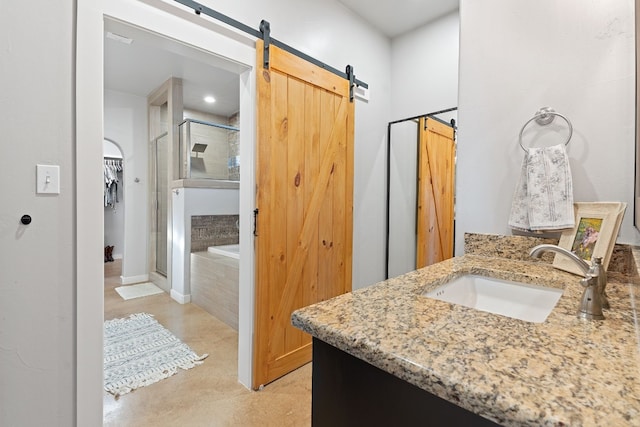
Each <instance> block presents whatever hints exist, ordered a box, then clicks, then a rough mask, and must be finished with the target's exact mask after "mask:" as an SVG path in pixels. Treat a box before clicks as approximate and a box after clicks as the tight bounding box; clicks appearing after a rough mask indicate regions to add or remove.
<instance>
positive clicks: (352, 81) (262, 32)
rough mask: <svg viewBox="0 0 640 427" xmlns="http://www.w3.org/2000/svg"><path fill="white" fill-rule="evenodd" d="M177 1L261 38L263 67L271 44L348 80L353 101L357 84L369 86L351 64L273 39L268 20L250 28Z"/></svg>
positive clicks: (192, 3) (191, 3)
mask: <svg viewBox="0 0 640 427" xmlns="http://www.w3.org/2000/svg"><path fill="white" fill-rule="evenodd" d="M174 1H176V2H177V3H180V4H182V5H184V6H187V7H189V8H191V9H193V10H194V12H195V13H196V15H200V14H205V15H207V16H209V17H211V18H213V19H216V20H218V21H220V22H223V23H225V24H227V25H230V26H232V27H234V28H236V29H238V30H240V31H243V32H245V33H247V34H249V35H251V36H253V37H255V38H258V39H262V40H263V41H264V55H263V56H264V63H263V64H262V65H263V67H264V68H266V69H268V68H269V47H270V46H271V45H273V46H276V47H279V48H280V49H282V50H285V51H287V52H289V53H291V54H293V55H295V56H297V57H299V58H302V59H304V60H305V61H307V62H310V63H312V64H314V65H317V66H318V67H320V68H323V69H325V70H327V71H329V72H331V73H333V74H335V75H337V76H340V77H342V78H344V79H347V80H349V99H350V100H351V101H352V102H353V98H354V92H353V91H354V87H355V86H358V87H363V88H365V89H368V88H369V85H368V84H366V83H365V82H363V81H360V80H358V79H357V78H356V75H355V73H354V71H353V67H352V66H351V65H347V67H346V70H345V71H344V72H343V71H340V70H338V69H336V68H333V67H332V66H330V65H327V64H325V63H324V62H322V61H319V60H317V59H315V58H313V57H311V56H309V55H307V54H306V53H304V52H300V51H299V50H298V49H295V48H293V47H291V46H289V45H288V44H285V43H283V42H281V41H279V40H277V39H274V38H272V37H271V25H270V24H269V22H268V21H265V20H262V22H260V29H259V30H256V29H254V28H251V27H250V26H248V25H246V24H243V23H242V22H239V21H236V20H235V19H233V18H231V17H229V16H227V15H224V14H222V13H220V12H218V11H216V10H213V9H211V8H208V7H207V6H203V5H201V4H200V3H198V2H195V1H191V0H174Z"/></svg>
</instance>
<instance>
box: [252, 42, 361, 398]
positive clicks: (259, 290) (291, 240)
mask: <svg viewBox="0 0 640 427" xmlns="http://www.w3.org/2000/svg"><path fill="white" fill-rule="evenodd" d="M256 50H257V52H258V58H257V66H258V67H259V68H258V70H257V73H256V74H257V79H258V82H257V88H258V140H257V144H258V161H257V167H256V169H257V177H256V181H257V208H258V215H257V228H256V230H257V237H256V251H257V254H256V255H257V270H256V311H255V319H256V324H255V330H254V334H255V335H254V369H253V387H254V388H258V387H259V386H260V385H263V384H267V383H269V382H271V381H273V380H274V379H276V378H278V377H280V376H282V375H284V374H286V373H288V372H290V371H292V370H294V369H296V368H298V367H300V366H301V365H303V364H305V363H307V362H309V361H310V360H311V337H310V336H309V335H307V334H305V333H303V332H301V331H300V330H298V329H296V328H294V327H293V326H291V323H290V316H291V313H292V312H293V311H294V310H295V309H297V308H300V307H303V306H306V305H309V304H313V303H315V302H318V301H322V300H325V299H328V298H331V297H333V296H336V295H339V294H342V293H345V292H348V291H350V290H351V258H352V215H353V213H352V212H353V209H352V205H353V119H354V117H353V114H354V107H353V103H352V102H350V101H349V82H348V81H347V80H345V79H343V78H341V77H339V76H336V75H334V74H332V73H330V72H328V71H326V70H324V69H322V68H320V67H317V66H315V65H313V64H310V63H308V62H306V61H304V60H302V59H299V58H297V57H295V56H293V55H291V54H289V53H287V52H285V51H283V50H281V49H278V48H277V47H275V46H273V45H271V47H270V67H269V69H263V68H262V52H263V45H262V41H260V40H259V41H258V44H257V46H256Z"/></svg>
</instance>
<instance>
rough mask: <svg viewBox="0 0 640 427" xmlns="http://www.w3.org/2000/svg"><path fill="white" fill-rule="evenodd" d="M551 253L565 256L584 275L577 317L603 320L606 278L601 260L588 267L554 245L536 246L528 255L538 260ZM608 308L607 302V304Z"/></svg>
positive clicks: (572, 254) (578, 258) (584, 262)
mask: <svg viewBox="0 0 640 427" xmlns="http://www.w3.org/2000/svg"><path fill="white" fill-rule="evenodd" d="M546 251H551V252H556V253H559V254H561V255H564V256H566V257H567V258H569V259H570V260H572V261H573V262H575V263H576V265H577V266H578V267H579V268H580V270H581V271H582V273H583V274H584V276H585V277H584V278H583V279H581V280H580V284H581V285H582V286H583V287H584V292H583V293H582V300H581V302H580V308H579V309H578V317H579V318H581V319H588V320H603V319H604V315H603V314H602V307H603V306H604V304H603V301H606V296H605V294H604V287H605V286H606V284H607V276H606V274H607V273H606V272H605V270H604V268H602V258H594V262H593V265H589V264H588V263H587V262H586V261H585V260H583V259H582V258H580V257H579V256H577V255H576V254H574V253H573V252H570V251H568V250H566V249H564V248H561V247H560V246H556V245H547V244H545V245H538V246H536V247H534V248H532V249H531V251H530V252H529V255H531V256H532V257H535V258H540V257H541V256H542V254H543V252H546ZM607 306H608V302H607Z"/></svg>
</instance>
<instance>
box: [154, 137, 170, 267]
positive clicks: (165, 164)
mask: <svg viewBox="0 0 640 427" xmlns="http://www.w3.org/2000/svg"><path fill="white" fill-rule="evenodd" d="M168 143H169V137H168V134H167V133H164V134H162V135H160V136H159V137H157V138H156V139H155V141H154V152H155V153H154V154H155V170H156V173H155V175H156V176H155V193H156V194H155V196H156V211H155V220H156V221H155V225H156V227H155V228H156V230H155V234H156V236H155V241H156V248H155V249H156V272H157V273H159V274H161V275H163V276H164V277H167V230H168V228H167V206H168V193H169V188H168V185H169V161H168V158H167V157H168V156H167V153H168Z"/></svg>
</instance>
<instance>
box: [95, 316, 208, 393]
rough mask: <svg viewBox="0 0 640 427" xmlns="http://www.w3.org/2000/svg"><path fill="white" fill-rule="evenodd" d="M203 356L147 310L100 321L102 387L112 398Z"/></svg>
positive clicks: (189, 366) (194, 361)
mask: <svg viewBox="0 0 640 427" xmlns="http://www.w3.org/2000/svg"><path fill="white" fill-rule="evenodd" d="M206 357H207V355H206V354H203V355H201V356H199V355H197V354H196V353H194V352H193V350H191V348H190V347H189V346H188V345H186V344H185V343H183V342H182V341H180V340H179V339H178V338H177V337H176V336H175V335H173V334H172V333H171V332H169V331H168V330H167V329H165V328H164V327H163V326H162V325H161V324H159V323H158V322H157V321H156V320H155V319H154V318H153V316H152V315H150V314H147V313H137V314H132V315H130V316H129V317H127V318H125V319H113V320H107V321H106V322H104V389H105V390H106V391H108V392H109V393H111V394H113V395H114V396H115V397H116V398H117V397H118V396H120V395H123V394H125V393H129V392H130V391H132V390H135V389H136V388H139V387H143V386H147V385H150V384H153V383H155V382H158V381H160V380H162V379H164V378H168V377H170V376H171V375H174V374H176V373H177V372H178V368H181V369H191V368H193V367H195V366H197V365H199V364H201V363H202V360H204V359H205V358H206Z"/></svg>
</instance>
